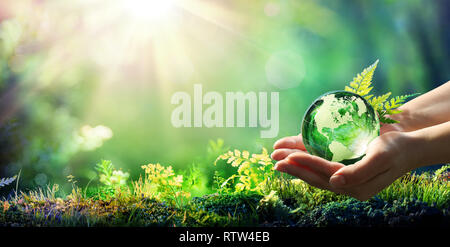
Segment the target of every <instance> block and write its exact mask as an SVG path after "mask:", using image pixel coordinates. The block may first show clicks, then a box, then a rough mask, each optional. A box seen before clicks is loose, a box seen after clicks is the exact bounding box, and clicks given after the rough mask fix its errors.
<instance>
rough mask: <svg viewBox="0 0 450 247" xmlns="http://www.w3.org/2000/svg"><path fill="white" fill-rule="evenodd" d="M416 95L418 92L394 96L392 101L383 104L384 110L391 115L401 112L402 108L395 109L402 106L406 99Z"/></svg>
mask: <svg viewBox="0 0 450 247" xmlns="http://www.w3.org/2000/svg"><path fill="white" fill-rule="evenodd" d="M416 95H418V93H415V94H407V95H401V96H397V97H395V98H392V99H391V100H390V101H388V102H385V103H384V106H383V107H384V110H385V111H386V113H387V114H390V115H392V114H398V113H401V111H400V110H395V109H396V108H398V107H400V106H402V105H403V103H405V101H406V100H407V99H408V98H411V97H414V96H416Z"/></svg>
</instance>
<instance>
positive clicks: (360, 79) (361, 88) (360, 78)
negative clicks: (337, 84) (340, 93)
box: [345, 60, 379, 98]
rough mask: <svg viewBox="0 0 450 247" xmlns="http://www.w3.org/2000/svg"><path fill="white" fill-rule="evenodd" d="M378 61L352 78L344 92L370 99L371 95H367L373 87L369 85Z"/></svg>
mask: <svg viewBox="0 0 450 247" xmlns="http://www.w3.org/2000/svg"><path fill="white" fill-rule="evenodd" d="M378 61H379V60H377V61H375V63H373V64H372V65H370V66H369V67H367V68H365V69H364V70H363V72H361V73H360V74H358V75H357V76H356V77H354V78H353V81H351V82H350V84H349V86H346V87H345V91H348V92H352V93H356V94H359V95H360V96H362V97H365V98H371V97H372V95H369V93H370V91H372V89H373V87H371V86H370V85H371V84H372V78H373V73H374V72H375V69H376V68H377V65H378Z"/></svg>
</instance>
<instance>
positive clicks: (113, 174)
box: [95, 160, 130, 187]
mask: <svg viewBox="0 0 450 247" xmlns="http://www.w3.org/2000/svg"><path fill="white" fill-rule="evenodd" d="M95 168H96V170H97V171H98V173H99V177H100V182H101V183H103V184H104V185H106V186H113V187H114V186H123V185H125V184H126V183H127V180H128V177H129V176H130V174H129V173H128V172H123V171H121V170H116V169H115V168H114V166H113V164H112V162H111V161H110V160H102V161H101V162H100V163H97V165H96V167H95Z"/></svg>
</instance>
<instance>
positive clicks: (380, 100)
mask: <svg viewBox="0 0 450 247" xmlns="http://www.w3.org/2000/svg"><path fill="white" fill-rule="evenodd" d="M389 96H391V92H389V93H386V94H383V95H381V96H377V97H373V98H372V99H371V100H369V101H368V102H369V104H370V105H372V107H373V108H374V109H375V110H376V111H378V110H380V109H383V105H384V102H385V101H386V100H387V99H388V98H389Z"/></svg>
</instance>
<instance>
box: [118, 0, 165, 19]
mask: <svg viewBox="0 0 450 247" xmlns="http://www.w3.org/2000/svg"><path fill="white" fill-rule="evenodd" d="M123 5H124V9H125V10H126V11H127V12H128V13H129V14H130V15H131V16H132V17H134V18H138V19H142V20H149V21H158V20H161V19H164V18H166V17H168V16H169V15H170V14H171V12H172V10H173V9H174V0H123Z"/></svg>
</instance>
